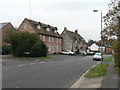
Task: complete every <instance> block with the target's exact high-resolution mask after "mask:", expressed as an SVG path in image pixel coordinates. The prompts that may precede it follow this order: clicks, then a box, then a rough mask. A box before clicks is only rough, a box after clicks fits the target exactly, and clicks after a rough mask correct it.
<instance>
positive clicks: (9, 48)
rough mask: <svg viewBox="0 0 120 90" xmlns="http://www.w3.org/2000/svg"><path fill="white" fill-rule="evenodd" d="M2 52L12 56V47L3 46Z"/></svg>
mask: <svg viewBox="0 0 120 90" xmlns="http://www.w3.org/2000/svg"><path fill="white" fill-rule="evenodd" d="M2 50H3V51H5V54H11V45H5V46H2Z"/></svg>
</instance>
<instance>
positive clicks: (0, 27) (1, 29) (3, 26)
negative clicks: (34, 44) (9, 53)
mask: <svg viewBox="0 0 120 90" xmlns="http://www.w3.org/2000/svg"><path fill="white" fill-rule="evenodd" d="M8 30H15V28H14V27H13V25H12V24H11V23H10V22H6V23H0V46H2V45H7V44H8V43H6V42H4V38H5V35H6V32H7V31H8Z"/></svg>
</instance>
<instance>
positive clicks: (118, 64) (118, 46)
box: [114, 41, 120, 75]
mask: <svg viewBox="0 0 120 90" xmlns="http://www.w3.org/2000/svg"><path fill="white" fill-rule="evenodd" d="M114 61H115V69H116V71H118V73H119V75H120V43H119V42H118V41H116V42H115V43H114Z"/></svg>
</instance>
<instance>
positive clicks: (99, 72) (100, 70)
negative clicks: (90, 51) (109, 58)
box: [85, 64, 108, 78]
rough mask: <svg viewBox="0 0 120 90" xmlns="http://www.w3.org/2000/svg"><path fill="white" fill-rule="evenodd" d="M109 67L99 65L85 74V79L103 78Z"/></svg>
mask: <svg viewBox="0 0 120 90" xmlns="http://www.w3.org/2000/svg"><path fill="white" fill-rule="evenodd" d="M107 67H108V64H102V67H101V65H100V64H98V65H96V66H95V67H92V68H91V69H90V71H89V72H88V73H87V74H85V77H88V78H93V77H100V76H103V75H105V73H106V69H107Z"/></svg>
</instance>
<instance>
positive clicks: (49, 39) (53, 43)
mask: <svg viewBox="0 0 120 90" xmlns="http://www.w3.org/2000/svg"><path fill="white" fill-rule="evenodd" d="M57 30H58V29H57V27H53V26H51V25H49V24H44V23H41V22H37V21H34V20H30V19H27V18H25V19H24V20H23V22H22V23H21V25H20V26H19V28H18V31H22V32H30V33H37V34H39V36H40V39H41V40H43V41H44V43H45V44H46V45H47V47H48V53H49V54H52V53H58V52H60V51H61V47H62V37H61V35H60V34H59V33H58V32H57Z"/></svg>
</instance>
